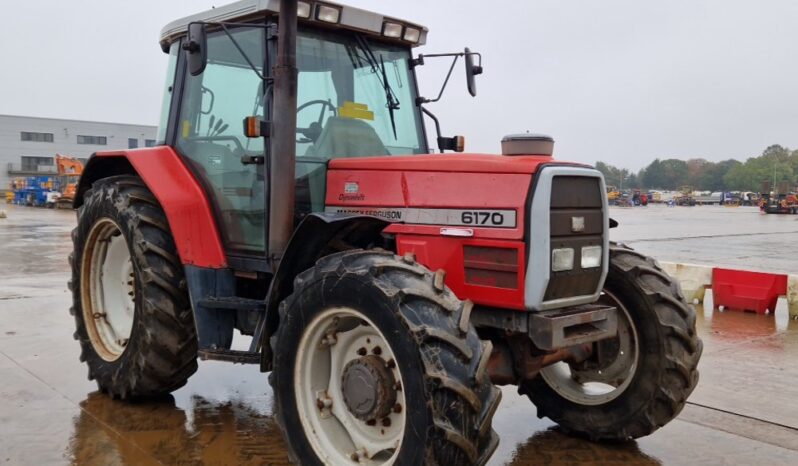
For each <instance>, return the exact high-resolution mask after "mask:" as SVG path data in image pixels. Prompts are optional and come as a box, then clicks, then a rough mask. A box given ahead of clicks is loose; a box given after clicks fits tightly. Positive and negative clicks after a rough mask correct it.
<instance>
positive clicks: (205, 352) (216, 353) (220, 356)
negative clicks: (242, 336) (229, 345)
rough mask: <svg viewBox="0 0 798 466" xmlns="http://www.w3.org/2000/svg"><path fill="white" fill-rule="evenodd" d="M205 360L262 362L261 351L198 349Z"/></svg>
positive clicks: (234, 362) (236, 362)
mask: <svg viewBox="0 0 798 466" xmlns="http://www.w3.org/2000/svg"><path fill="white" fill-rule="evenodd" d="M198 354H199V357H200V359H202V360H203V361H207V360H212V361H225V362H232V363H233V364H260V353H257V352H254V351H238V350H229V349H201V350H199V351H198Z"/></svg>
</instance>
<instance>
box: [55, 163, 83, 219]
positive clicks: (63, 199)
mask: <svg viewBox="0 0 798 466" xmlns="http://www.w3.org/2000/svg"><path fill="white" fill-rule="evenodd" d="M55 164H56V167H57V168H58V177H57V180H58V183H57V189H58V192H59V194H58V197H57V198H56V200H55V206H56V207H58V208H59V209H71V208H72V204H73V201H74V199H75V193H76V192H77V189H78V182H79V181H80V175H81V174H82V173H83V163H82V162H81V161H80V160H78V159H77V158H75V157H67V156H65V155H61V154H56V156H55Z"/></svg>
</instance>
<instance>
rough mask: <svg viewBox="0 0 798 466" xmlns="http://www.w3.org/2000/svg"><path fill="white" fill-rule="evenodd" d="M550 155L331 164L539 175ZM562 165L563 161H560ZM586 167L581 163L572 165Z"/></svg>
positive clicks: (366, 159) (447, 156) (385, 159)
mask: <svg viewBox="0 0 798 466" xmlns="http://www.w3.org/2000/svg"><path fill="white" fill-rule="evenodd" d="M551 162H553V159H552V157H551V156H546V155H514V156H512V157H508V156H502V155H493V154H425V155H398V156H390V157H385V156H382V157H358V158H340V159H334V160H331V161H330V168H331V169H333V170H378V171H382V170H388V171H403V172H459V173H519V174H521V173H525V174H532V173H535V172H537V170H538V167H539V166H540V165H541V164H545V163H551ZM558 164H562V162H558ZM568 165H575V166H584V165H581V164H568Z"/></svg>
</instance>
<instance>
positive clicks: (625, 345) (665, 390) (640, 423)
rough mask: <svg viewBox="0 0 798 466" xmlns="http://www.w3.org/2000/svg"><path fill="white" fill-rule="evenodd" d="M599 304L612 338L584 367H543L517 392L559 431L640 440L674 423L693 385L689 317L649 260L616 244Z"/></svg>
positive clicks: (695, 344)
mask: <svg viewBox="0 0 798 466" xmlns="http://www.w3.org/2000/svg"><path fill="white" fill-rule="evenodd" d="M601 300H602V302H603V303H605V304H609V305H613V306H615V307H617V308H618V336H617V337H616V338H612V339H609V340H604V341H601V342H599V343H597V344H596V345H595V346H594V349H595V351H594V354H593V357H591V358H590V359H588V360H587V361H584V362H582V363H579V364H572V363H565V362H561V363H557V364H555V365H552V366H549V367H546V368H544V369H543V370H542V371H541V373H540V375H539V376H538V377H537V378H535V379H534V380H532V381H531V382H529V383H527V384H524V385H523V386H522V387H521V391H522V392H524V393H526V394H527V395H528V396H529V397H530V399H531V400H532V402H533V403H535V406H536V407H537V409H538V416H539V417H543V416H547V417H549V418H551V419H552V420H553V421H554V422H556V423H558V424H559V425H560V426H561V427H562V428H564V429H565V430H566V431H569V432H572V433H575V434H581V435H583V436H586V437H588V438H590V439H593V440H603V439H607V440H627V439H632V438H638V437H642V436H645V435H648V434H650V433H652V432H654V431H655V430H656V429H658V428H660V427H662V426H663V425H665V424H667V423H668V422H669V421H671V420H672V419H673V418H674V417H676V416H677V415H678V414H679V412H681V410H682V408H683V407H684V404H685V402H686V400H687V397H688V396H689V395H690V393H692V391H693V389H694V388H695V386H696V384H697V383H698V370H697V369H696V367H697V365H698V360H699V358H700V356H701V351H702V348H703V345H702V343H701V340H700V339H699V338H698V336H697V334H696V331H695V311H694V310H693V308H692V307H690V306H689V305H688V304H687V303H686V302H685V300H684V297H683V296H682V293H681V290H680V289H679V286H678V285H677V284H676V282H674V281H673V280H672V279H671V278H670V277H669V276H668V275H667V274H665V272H663V271H662V269H660V267H659V266H658V265H657V264H656V262H655V261H654V260H653V259H651V258H649V257H645V256H643V255H641V254H639V253H637V252H635V251H633V250H631V249H629V248H626V247H622V246H616V245H612V246H611V249H610V268H609V274H608V276H607V281H606V284H605V289H604V293H603V296H602V298H601Z"/></svg>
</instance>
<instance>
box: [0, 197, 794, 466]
mask: <svg viewBox="0 0 798 466" xmlns="http://www.w3.org/2000/svg"><path fill="white" fill-rule="evenodd" d="M73 221H74V216H73V215H72V214H70V213H67V212H58V211H46V210H32V209H23V208H11V209H10V210H9V218H8V219H5V220H0V270H2V277H0V464H9V465H11V464H37V465H39V464H81V465H82V464H97V465H116V464H119V465H122V464H136V465H138V464H188V465H193V464H209V465H224V464H243V465H249V464H253V465H254V464H257V465H287V464H289V463H288V460H287V454H286V451H285V446H284V443H283V441H282V438H281V436H280V432H279V429H278V427H277V425H276V423H275V421H274V418H273V417H272V394H271V390H270V388H269V387H268V383H267V380H266V375H265V374H261V373H260V372H258V370H257V368H256V367H252V366H233V365H228V364H224V363H218V362H202V363H201V364H200V370H199V371H198V372H197V374H195V375H194V376H193V377H192V378H191V380H190V381H189V383H188V384H187V385H186V386H185V387H183V388H182V389H180V390H178V391H177V392H175V393H174V394H173V395H172V396H170V397H167V398H164V399H162V400H157V401H148V402H141V403H134V404H130V403H123V402H119V401H114V400H111V399H109V398H108V397H107V396H105V395H102V394H99V393H97V392H96V386H95V385H94V384H92V383H90V382H88V381H87V380H86V377H85V375H86V368H85V366H84V365H83V364H81V363H80V362H79V361H78V346H77V344H76V343H75V342H74V341H73V340H72V332H73V323H72V320H71V317H70V316H69V314H68V312H67V309H68V307H69V299H70V298H69V294H68V293H67V292H66V287H65V283H66V280H67V278H68V277H67V275H68V266H67V264H66V260H65V257H66V255H67V254H68V252H69V250H70V246H69V231H70V229H71V225H72V222H73ZM665 259H667V258H665ZM697 311H698V317H699V319H698V327H699V332H700V333H701V335H702V338H703V339H704V341H705V344H706V347H705V353H704V358H703V359H702V361H701V366H700V370H701V382H700V383H699V386H698V388H697V389H696V392H695V393H694V395H693V397H692V398H691V404H689V405H688V406H687V407H686V408H685V410H684V411H683V412H682V414H681V415H680V417H679V418H678V419H677V420H676V421H674V422H672V423H670V424H668V425H667V426H665V427H664V428H662V429H661V430H659V431H657V432H656V433H655V434H654V435H652V436H649V437H646V438H643V439H640V440H638V441H636V442H629V443H618V444H597V443H591V442H587V441H584V440H581V439H578V438H574V437H570V436H568V435H565V434H564V433H562V432H561V431H560V430H559V429H558V428H557V427H556V426H554V425H553V423H552V422H551V421H549V420H548V419H545V418H544V419H538V418H537V416H536V412H535V408H534V406H532V405H531V403H529V401H528V400H527V399H526V398H524V397H521V396H519V395H517V394H516V393H515V391H514V390H513V389H512V387H505V388H504V389H503V391H504V400H503V402H502V406H501V407H500V408H499V411H498V412H497V415H496V418H495V427H496V430H497V431H498V432H499V434H500V436H501V437H502V443H501V445H500V447H499V449H498V450H497V453H496V455H495V457H494V458H493V459H492V460H491V462H490V464H491V465H494V466H498V465H514V466H521V465H542V464H547V465H574V464H600V465H620V464H639V465H651V464H740V465H748V464H784V465H788V464H789V465H794V464H798V403H796V401H795V400H798V322H796V321H791V320H789V319H787V314H786V308H785V306H784V303H781V304H780V307H779V309H778V310H777V312H776V314H775V315H767V316H759V315H756V314H745V313H738V312H719V311H717V310H713V309H712V306H711V303H707V305H706V306H704V307H702V306H698V307H697ZM245 344H246V340H245V339H243V338H240V339H237V340H236V345H245Z"/></svg>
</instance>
